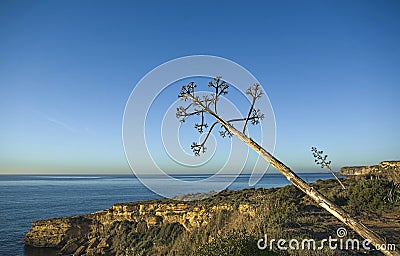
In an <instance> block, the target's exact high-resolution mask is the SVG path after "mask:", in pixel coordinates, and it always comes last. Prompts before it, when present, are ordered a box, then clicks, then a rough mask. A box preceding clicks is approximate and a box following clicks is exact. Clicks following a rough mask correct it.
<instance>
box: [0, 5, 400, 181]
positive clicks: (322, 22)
mask: <svg viewBox="0 0 400 256" xmlns="http://www.w3.org/2000/svg"><path fill="white" fill-rule="evenodd" d="M399 13H400V2H399V1H364V0H363V1H317V0H315V1H260V2H252V1H242V2H238V3H236V2H234V1H190V2H189V1H6V0H3V1H0V173H130V171H129V167H128V164H127V162H126V160H125V155H124V151H123V145H122V139H121V127H122V116H123V112H124V107H125V104H126V101H127V99H128V97H129V95H130V93H131V91H132V89H133V88H134V86H135V84H136V83H137V82H138V81H139V80H140V79H141V78H142V77H143V76H144V75H145V74H146V73H147V72H149V71H150V70H152V69H153V68H155V67H157V66H158V65H160V64H162V63H164V62H166V61H169V60H171V59H174V58H177V57H182V56H187V55H193V54H209V55H215V56H220V57H224V58H227V59H231V60H233V61H235V62H237V63H238V64H240V65H242V66H243V67H245V68H246V69H248V70H249V71H250V72H251V73H252V74H253V75H254V76H255V77H256V78H257V79H258V80H259V81H260V82H261V84H262V85H263V86H264V88H265V89H266V90H267V94H268V96H269V98H270V100H271V103H272V106H273V108H274V111H275V118H276V126H277V138H276V150H275V154H276V156H277V157H278V158H279V159H281V160H282V161H284V162H285V163H287V164H288V165H289V166H290V167H293V169H295V170H299V171H310V170H311V171H312V170H318V169H316V167H315V166H314V162H313V158H312V155H311V153H310V148H311V146H317V147H319V148H321V149H324V150H325V151H326V153H328V154H329V157H330V159H331V160H332V162H333V163H334V165H333V166H334V167H335V168H336V169H337V168H339V167H341V166H343V165H364V164H366V165H369V164H376V163H378V162H379V161H382V160H394V159H400V143H399V141H400V135H399V127H400V118H399V109H400V101H399V95H400V47H399V45H400V32H399V27H400V15H399ZM174 97H176V96H174Z"/></svg>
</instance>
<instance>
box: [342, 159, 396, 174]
mask: <svg viewBox="0 0 400 256" xmlns="http://www.w3.org/2000/svg"><path fill="white" fill-rule="evenodd" d="M383 171H395V172H398V171H400V161H383V162H380V163H379V165H373V166H349V167H342V168H341V169H340V171H339V174H340V175H366V174H370V173H379V172H383Z"/></svg>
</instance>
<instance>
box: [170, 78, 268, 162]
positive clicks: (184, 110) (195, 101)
mask: <svg viewBox="0 0 400 256" xmlns="http://www.w3.org/2000/svg"><path fill="white" fill-rule="evenodd" d="M196 87H197V86H196V84H195V83H194V82H190V83H189V84H188V85H185V86H182V89H181V91H180V93H179V95H178V97H179V98H180V99H181V100H183V101H185V102H188V105H187V106H179V107H178V108H177V112H176V117H177V118H179V121H180V122H182V123H183V122H185V120H186V118H188V117H190V116H198V117H199V119H200V120H199V122H198V123H196V124H195V125H194V128H195V129H197V131H198V132H199V133H203V132H207V134H206V136H205V138H204V140H203V141H202V142H201V143H197V142H193V143H192V145H191V146H190V147H191V149H192V151H193V153H194V154H195V155H196V156H199V155H200V153H205V152H206V150H207V148H206V147H205V144H206V142H207V139H208V138H209V136H210V134H211V132H212V131H213V129H214V127H215V126H216V125H217V124H218V121H215V122H214V123H213V124H212V125H211V126H209V125H208V124H207V123H206V122H205V118H204V117H205V114H210V115H211V116H214V117H217V116H218V114H217V113H218V108H217V105H218V100H219V98H220V97H221V96H224V95H226V94H227V93H228V88H229V85H228V84H227V83H226V82H225V81H223V80H222V78H221V77H220V76H217V77H215V78H214V79H213V80H211V81H210V82H209V83H208V87H209V88H212V89H213V91H212V92H210V93H209V94H208V95H203V96H202V97H200V96H198V95H196V93H195V89H196ZM246 94H247V95H249V96H250V97H251V105H250V108H249V112H248V114H247V116H246V117H245V118H237V119H231V120H226V122H227V123H228V124H230V125H232V123H234V122H240V121H242V122H244V125H243V133H244V134H245V132H246V127H247V124H248V122H249V121H250V123H251V124H252V125H257V124H259V123H260V120H262V119H263V118H264V114H263V113H262V112H261V110H260V109H255V108H254V105H255V103H256V100H257V99H259V98H261V96H262V94H263V91H262V89H261V86H260V85H259V84H254V85H252V86H250V87H249V88H248V89H247V91H246ZM218 117H219V116H218ZM220 118H222V117H220ZM208 128H209V129H208ZM207 129H208V130H207ZM219 134H220V135H221V137H223V138H225V137H229V138H230V137H232V133H231V132H229V130H228V129H227V128H226V127H225V126H223V125H221V126H220V131H219Z"/></svg>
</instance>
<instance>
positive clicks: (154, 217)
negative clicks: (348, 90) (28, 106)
mask: <svg viewBox="0 0 400 256" xmlns="http://www.w3.org/2000/svg"><path fill="white" fill-rule="evenodd" d="M387 165H388V164H384V165H383V166H387ZM390 166H393V163H390ZM391 168H392V167H391ZM390 170H391V169H390ZM388 173H390V174H399V172H388ZM381 174H382V175H380V178H379V179H371V178H370V177H368V176H357V177H348V178H346V179H342V182H343V183H344V184H345V186H346V188H347V189H346V190H343V189H342V188H341V186H340V185H339V183H338V182H337V181H336V180H333V179H332V180H320V181H317V182H315V183H314V184H313V188H315V189H317V190H318V191H320V192H321V193H323V194H325V195H326V196H327V197H329V198H330V199H331V200H333V201H334V202H336V203H337V204H340V205H341V206H342V207H344V208H345V209H346V210H348V211H349V212H351V213H352V214H358V216H360V218H363V216H364V217H365V218H364V220H363V221H364V223H365V224H369V225H370V226H372V227H374V228H376V229H375V230H376V231H379V233H381V234H383V235H384V236H386V237H387V238H389V239H390V241H393V242H394V243H398V244H400V222H399V221H398V220H399V219H400V215H399V212H400V192H399V191H398V190H397V189H396V187H395V186H393V185H394V183H393V181H394V179H391V178H390V179H389V177H388V179H386V178H384V177H383V175H384V174H385V173H384V172H382V173H381ZM397 176H400V175H397ZM396 184H397V183H396ZM396 186H397V185H396ZM192 196H193V195H192ZM388 196H390V197H388ZM181 199H185V198H181ZM389 199H390V200H389ZM360 212H363V213H364V214H361V215H360ZM377 214H380V215H379V216H380V217H379V218H378V219H374V218H372V219H373V220H372V222H371V216H377ZM368 221H370V223H368ZM342 226H343V224H342V223H339V222H338V220H337V219H336V218H335V217H334V216H333V215H330V214H328V213H327V212H325V211H324V210H323V209H322V208H320V207H318V206H317V205H316V204H315V203H314V202H313V201H311V200H310V199H309V198H308V197H305V194H304V193H302V192H301V191H300V190H298V189H297V188H295V187H294V186H286V187H282V188H277V189H274V188H272V189H261V188H260V189H245V190H241V191H230V190H225V191H222V192H220V193H218V194H216V195H214V196H212V197H209V198H206V199H203V200H197V201H188V202H185V201H176V200H172V199H164V200H152V201H144V202H135V203H122V204H115V205H113V206H112V207H111V208H109V209H107V210H103V211H98V212H94V213H92V214H86V215H81V216H73V217H65V218H53V219H48V220H39V221H35V222H33V223H32V229H31V230H30V231H29V232H28V233H27V234H26V236H25V244H26V245H27V246H28V247H29V248H28V249H29V250H31V251H34V250H35V249H34V247H50V248H56V249H57V250H58V251H59V252H60V254H62V255H75V256H79V255H85V256H90V255H115V256H117V255H118V256H119V255H165V256H167V255H174V256H184V255H185V256H188V255H196V256H205V255H207V256H210V255H211V256H214V255H254V256H258V255H266V254H265V253H266V251H261V250H259V249H258V248H257V241H258V239H259V238H260V237H263V236H264V234H266V233H265V232H267V233H268V235H269V236H270V237H272V238H279V237H291V238H304V237H310V238H315V239H317V240H321V239H323V238H327V237H328V236H330V235H332V233H334V232H335V230H336V229H337V228H339V227H342ZM32 255H43V253H34V254H32ZM268 255H280V254H268ZM289 255H297V256H298V255H299V254H298V251H293V253H292V254H291V253H290V254H289ZM300 255H309V254H300ZM340 255H353V254H351V253H350V252H349V253H348V254H347V252H346V253H345V254H340Z"/></svg>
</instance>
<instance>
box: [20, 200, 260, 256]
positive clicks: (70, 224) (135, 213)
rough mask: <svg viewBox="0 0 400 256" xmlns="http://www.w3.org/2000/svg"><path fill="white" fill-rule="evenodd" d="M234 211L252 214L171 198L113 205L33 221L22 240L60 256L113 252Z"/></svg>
mask: <svg viewBox="0 0 400 256" xmlns="http://www.w3.org/2000/svg"><path fill="white" fill-rule="evenodd" d="M234 210H237V211H238V212H240V213H241V214H248V215H249V216H253V215H254V214H255V211H254V207H253V206H252V205H250V204H236V205H233V204H232V205H231V204H222V205H214V206H210V205H207V204H204V203H202V202H201V201H197V202H178V201H173V200H158V201H157V200H152V201H145V202H135V203H123V204H116V205H113V206H112V207H111V208H109V209H107V210H103V211H98V212H95V213H92V214H87V215H82V216H73V217H65V218H54V219H47V220H39V221H35V222H33V223H32V229H31V230H30V231H29V232H28V233H27V234H26V236H25V238H24V241H25V244H26V245H28V246H33V247H52V248H58V249H59V250H60V252H61V254H63V255H69V254H73V255H110V254H111V255H114V254H115V253H116V252H120V251H121V248H129V247H130V246H131V245H132V244H135V243H138V246H144V248H145V246H146V245H141V244H140V241H141V240H146V239H144V238H145V237H147V236H149V237H150V236H154V234H161V236H165V237H164V238H163V239H171V237H172V238H173V237H174V236H178V235H179V234H180V233H182V232H184V231H190V230H191V229H193V228H195V227H201V226H205V225H207V224H208V223H209V221H210V220H211V218H213V216H214V215H215V214H216V213H218V212H221V211H234ZM132 237H133V238H132ZM135 237H136V238H138V239H137V241H136V240H135V239H136V238H135ZM127 253H128V254H129V252H127ZM128 254H127V255H128Z"/></svg>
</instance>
